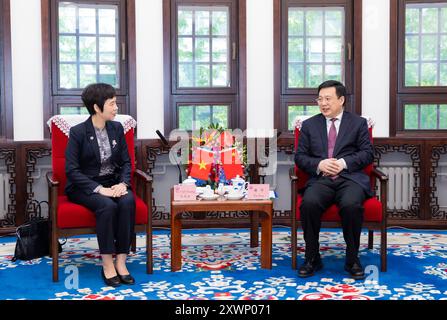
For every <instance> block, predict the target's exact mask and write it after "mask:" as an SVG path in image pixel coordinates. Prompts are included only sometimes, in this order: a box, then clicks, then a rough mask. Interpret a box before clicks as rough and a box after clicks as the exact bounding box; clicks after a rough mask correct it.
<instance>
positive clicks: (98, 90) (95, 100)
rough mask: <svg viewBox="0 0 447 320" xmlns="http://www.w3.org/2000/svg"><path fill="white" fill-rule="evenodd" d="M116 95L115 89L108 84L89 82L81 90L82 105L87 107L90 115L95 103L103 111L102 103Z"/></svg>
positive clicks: (93, 111) (92, 113)
mask: <svg viewBox="0 0 447 320" xmlns="http://www.w3.org/2000/svg"><path fill="white" fill-rule="evenodd" d="M115 96H116V90H115V88H114V87H112V86H111V85H110V84H107V83H93V84H89V85H88V86H87V87H85V89H84V90H83V91H82V94H81V98H82V102H84V106H85V107H86V108H87V110H88V112H89V113H90V115H94V114H95V113H96V111H95V108H94V106H95V104H96V105H97V106H98V108H99V109H100V110H101V112H103V111H104V103H105V102H106V101H107V100H108V99H112V98H114V97H115Z"/></svg>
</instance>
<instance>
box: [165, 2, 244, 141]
mask: <svg viewBox="0 0 447 320" xmlns="http://www.w3.org/2000/svg"><path fill="white" fill-rule="evenodd" d="M164 6H165V11H169V12H170V17H169V18H170V19H165V21H164V24H165V30H166V29H168V30H170V35H171V37H170V38H169V39H168V38H167V37H166V36H167V33H165V46H166V48H165V52H166V53H165V60H166V61H172V62H173V63H172V66H165V68H167V69H166V70H165V74H167V76H168V78H169V79H170V88H166V91H167V92H168V93H169V94H168V95H169V98H168V101H167V102H166V106H165V131H166V132H169V131H171V130H172V129H175V128H179V129H184V130H195V129H199V128H200V127H204V128H206V127H208V126H209V125H210V124H218V125H220V126H221V127H223V128H241V127H242V126H244V125H245V124H244V123H241V121H240V119H242V120H243V119H245V116H244V115H242V117H241V114H243V113H244V112H245V111H243V110H245V109H244V104H245V101H244V100H243V93H241V92H240V91H239V84H240V82H241V80H240V74H239V69H240V61H239V59H240V57H241V54H244V52H243V49H241V48H240V47H239V45H238V43H239V37H241V36H245V33H244V32H239V30H240V28H242V26H239V23H238V16H239V12H240V10H243V9H244V8H245V0H243V1H242V0H240V1H237V0H221V1H213V2H210V1H204V0H189V1H184V0H168V1H165V2H164ZM241 8H242V9H241ZM239 50H240V51H242V52H238V51H239ZM167 52H169V56H166V54H167Z"/></svg>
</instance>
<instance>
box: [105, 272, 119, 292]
mask: <svg viewBox="0 0 447 320" xmlns="http://www.w3.org/2000/svg"><path fill="white" fill-rule="evenodd" d="M101 276H102V279H103V280H104V283H105V284H106V285H107V286H108V287H115V288H116V287H119V286H120V285H121V281H120V278H119V277H118V276H114V277H112V278H106V275H105V274H104V269H101Z"/></svg>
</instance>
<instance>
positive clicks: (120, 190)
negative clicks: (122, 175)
mask: <svg viewBox="0 0 447 320" xmlns="http://www.w3.org/2000/svg"><path fill="white" fill-rule="evenodd" d="M110 189H112V191H113V192H114V194H113V196H114V197H121V196H123V195H125V194H127V186H126V185H125V184H124V183H119V184H116V185H114V186H112V187H111V188H110Z"/></svg>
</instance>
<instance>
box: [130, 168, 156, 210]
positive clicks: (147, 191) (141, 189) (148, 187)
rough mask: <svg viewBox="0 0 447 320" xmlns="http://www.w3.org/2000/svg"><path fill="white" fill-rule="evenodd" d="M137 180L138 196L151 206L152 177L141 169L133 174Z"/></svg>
mask: <svg viewBox="0 0 447 320" xmlns="http://www.w3.org/2000/svg"><path fill="white" fill-rule="evenodd" d="M133 175H134V177H135V178H136V180H137V181H136V190H135V191H136V194H137V195H139V196H140V197H141V198H142V199H143V201H144V202H145V203H146V204H147V205H148V206H150V203H151V202H152V177H151V176H149V175H148V174H146V173H144V172H143V171H141V170H139V169H135V171H134V173H133Z"/></svg>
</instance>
